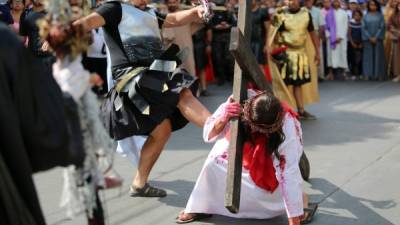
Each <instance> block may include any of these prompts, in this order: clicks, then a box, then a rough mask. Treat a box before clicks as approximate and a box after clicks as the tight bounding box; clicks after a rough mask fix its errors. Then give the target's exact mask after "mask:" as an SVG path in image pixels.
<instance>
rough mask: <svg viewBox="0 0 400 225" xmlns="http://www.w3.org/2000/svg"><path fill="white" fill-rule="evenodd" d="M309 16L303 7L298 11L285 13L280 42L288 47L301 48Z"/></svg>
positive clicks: (304, 40) (304, 39) (305, 38)
mask: <svg viewBox="0 0 400 225" xmlns="http://www.w3.org/2000/svg"><path fill="white" fill-rule="evenodd" d="M309 22H310V16H309V14H308V11H307V10H306V9H305V8H302V9H301V10H300V11H299V12H298V13H295V14H291V13H286V14H285V19H284V24H283V26H284V31H282V33H281V42H282V44H285V45H288V46H289V47H294V48H301V47H304V44H305V43H306V40H307V34H308V29H307V28H308V24H309Z"/></svg>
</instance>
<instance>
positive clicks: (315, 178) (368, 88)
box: [35, 82, 400, 225]
mask: <svg viewBox="0 0 400 225" xmlns="http://www.w3.org/2000/svg"><path fill="white" fill-rule="evenodd" d="M210 90H211V93H212V96H210V97H205V98H202V99H201V100H202V101H203V102H204V103H205V104H206V105H207V107H208V108H209V109H210V110H215V109H216V107H217V106H218V105H219V104H220V103H221V102H223V101H225V99H226V97H227V96H228V95H229V92H230V89H229V87H228V86H225V87H224V88H220V87H211V88H210ZM320 92H321V103H320V104H316V105H313V106H310V107H308V110H309V111H310V112H312V113H314V114H316V115H317V116H318V120H316V121H306V122H304V123H303V132H304V143H305V151H306V153H307V155H308V157H309V159H310V161H311V179H310V182H309V183H306V182H305V183H304V188H305V190H306V191H307V192H308V193H310V196H311V200H312V201H314V202H320V209H319V211H318V212H317V214H316V216H315V219H314V222H313V223H312V224H314V225H390V224H395V225H400V205H399V204H400V85H399V84H395V83H391V82H325V83H322V85H321V87H320ZM201 132H202V131H201V129H199V128H196V127H194V126H193V125H190V126H187V127H186V128H185V129H183V130H181V131H179V132H176V133H174V134H173V136H172V139H171V140H170V142H169V144H168V146H167V148H166V150H165V151H164V152H163V154H162V155H161V157H160V159H159V161H158V163H157V164H156V166H155V168H154V171H153V173H152V174H151V183H152V184H155V185H157V186H160V187H163V188H166V189H167V190H168V197H166V198H163V199H145V198H130V197H128V194H127V193H128V188H129V183H130V181H131V179H132V177H133V174H134V172H135V169H134V166H133V165H132V164H131V163H130V162H128V160H127V159H125V158H122V157H120V156H116V160H115V168H116V170H117V171H118V172H119V173H120V174H121V175H122V177H124V178H125V182H124V186H123V188H122V189H121V190H118V189H116V190H110V191H106V192H103V198H104V199H105V200H106V201H105V204H104V207H105V209H106V213H107V215H108V222H109V224H112V225H122V224H123V225H172V224H175V222H174V219H175V217H176V215H177V214H178V212H179V211H180V210H181V209H182V208H184V207H185V204H186V200H187V199H188V196H189V195H190V192H191V189H192V188H193V186H194V184H195V181H196V178H197V175H198V174H199V172H200V169H201V167H202V164H203V162H204V160H205V158H206V157H207V154H208V151H209V150H210V148H211V145H209V144H204V143H203V142H202V139H201ZM61 174H62V173H61V170H60V169H54V170H52V171H48V172H44V173H41V174H37V175H35V182H36V184H37V187H38V192H39V197H40V199H41V203H42V208H43V211H44V213H45V216H46V219H47V222H48V224H50V225H80V224H85V220H84V217H83V216H80V217H78V218H75V219H73V220H68V219H66V216H65V211H64V210H63V209H60V208H59V207H58V204H59V199H60V195H61V188H62V176H61ZM193 224H194V225H200V224H201V225H203V224H204V225H206V224H207V225H212V224H215V225H228V224H243V225H244V224H246V225H261V224H263V225H285V224H287V220H286V218H285V216H282V217H278V218H275V219H272V220H237V219H231V218H226V217H220V216H214V217H213V218H211V219H207V220H205V221H202V222H196V223H193Z"/></svg>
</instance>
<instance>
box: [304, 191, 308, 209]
mask: <svg viewBox="0 0 400 225" xmlns="http://www.w3.org/2000/svg"><path fill="white" fill-rule="evenodd" d="M303 208H308V195H307V194H306V193H305V192H303Z"/></svg>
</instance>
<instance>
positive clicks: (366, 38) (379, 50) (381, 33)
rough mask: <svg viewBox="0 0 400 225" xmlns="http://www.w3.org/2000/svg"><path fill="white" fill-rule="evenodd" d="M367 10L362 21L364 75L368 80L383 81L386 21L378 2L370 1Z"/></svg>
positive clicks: (375, 0)
mask: <svg viewBox="0 0 400 225" xmlns="http://www.w3.org/2000/svg"><path fill="white" fill-rule="evenodd" d="M367 9H368V13H367V14H366V15H365V16H364V18H363V20H362V39H363V47H364V49H363V73H364V75H365V78H366V79H368V80H383V79H384V78H385V77H386V60H385V51H384V48H383V40H384V38H385V20H384V18H383V15H382V13H381V9H380V5H379V2H378V1H377V0H369V1H368V4H367Z"/></svg>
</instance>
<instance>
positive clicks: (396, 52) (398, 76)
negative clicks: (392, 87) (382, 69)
mask: <svg viewBox="0 0 400 225" xmlns="http://www.w3.org/2000/svg"><path fill="white" fill-rule="evenodd" d="M388 30H389V33H390V34H391V36H392V37H391V39H392V49H391V51H392V52H391V57H390V58H391V60H390V62H388V63H391V66H390V68H391V70H392V71H391V72H392V74H393V77H394V79H393V81H394V82H399V81H400V2H397V3H396V6H395V11H394V13H393V15H392V16H391V17H390V20H389V24H388Z"/></svg>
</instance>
